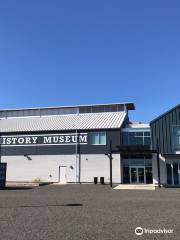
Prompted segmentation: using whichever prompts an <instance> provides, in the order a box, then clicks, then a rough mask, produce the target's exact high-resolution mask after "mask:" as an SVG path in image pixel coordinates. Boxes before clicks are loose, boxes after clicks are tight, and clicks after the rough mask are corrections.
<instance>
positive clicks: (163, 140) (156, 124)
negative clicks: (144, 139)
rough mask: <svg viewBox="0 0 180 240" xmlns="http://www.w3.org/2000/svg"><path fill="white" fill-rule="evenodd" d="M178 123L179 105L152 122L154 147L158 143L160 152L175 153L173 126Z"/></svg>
mask: <svg viewBox="0 0 180 240" xmlns="http://www.w3.org/2000/svg"><path fill="white" fill-rule="evenodd" d="M176 125H180V106H179V105H178V106H177V107H175V108H173V109H172V110H170V111H169V112H167V113H166V114H163V115H162V116H160V117H159V118H157V119H155V120H154V121H152V122H151V123H150V126H151V132H152V148H153V149H156V147H157V143H158V144H159V149H160V153H162V154H173V153H175V152H174V149H173V127H174V126H176Z"/></svg>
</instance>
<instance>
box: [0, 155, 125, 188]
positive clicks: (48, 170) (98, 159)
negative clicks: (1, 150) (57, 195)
mask: <svg viewBox="0 0 180 240" xmlns="http://www.w3.org/2000/svg"><path fill="white" fill-rule="evenodd" d="M30 158H31V159H32V160H28V159H27V158H26V157H24V156H3V157H2V162H7V181H18V182H21V181H22V182H32V181H34V180H35V179H40V180H41V181H47V182H58V180H59V166H67V181H68V182H74V183H76V182H78V181H79V159H78V158H77V159H76V156H75V155H39V156H36V155H33V156H31V155H30ZM50 175H51V177H50ZM109 175H110V172H109V159H108V157H107V156H105V155H104V154H97V155H81V182H93V179H94V177H99V178H100V177H104V178H105V182H109V181H110V178H109ZM120 179H121V176H120V157H119V154H114V155H113V182H115V183H120Z"/></svg>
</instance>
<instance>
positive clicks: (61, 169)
mask: <svg viewBox="0 0 180 240" xmlns="http://www.w3.org/2000/svg"><path fill="white" fill-rule="evenodd" d="M66 168H67V167H66V166H59V183H62V184H65V183H67V174H66Z"/></svg>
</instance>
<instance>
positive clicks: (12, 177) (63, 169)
mask: <svg viewBox="0 0 180 240" xmlns="http://www.w3.org/2000/svg"><path fill="white" fill-rule="evenodd" d="M132 110H135V106H134V104H133V103H114V104H96V105H80V106H69V107H67V106H66V107H48V108H31V109H15V110H0V132H1V144H0V146H1V148H0V153H1V154H0V155H1V161H2V162H6V163H7V181H18V182H20V181H23V182H32V181H37V180H39V181H45V182H56V183H92V182H93V181H94V177H97V178H98V181H99V179H100V178H104V181H105V183H109V182H110V160H109V153H110V152H111V153H112V157H113V159H112V181H113V183H124V184H127V183H128V184H150V183H155V184H156V183H157V182H158V173H157V156H156V154H155V152H154V151H153V150H152V147H151V130H150V126H149V125H148V124H143V123H140V122H132V121H131V120H130V119H129V111H132Z"/></svg>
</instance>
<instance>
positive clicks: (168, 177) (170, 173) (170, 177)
mask: <svg viewBox="0 0 180 240" xmlns="http://www.w3.org/2000/svg"><path fill="white" fill-rule="evenodd" d="M166 171H167V184H172V169H171V164H169V163H166Z"/></svg>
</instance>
